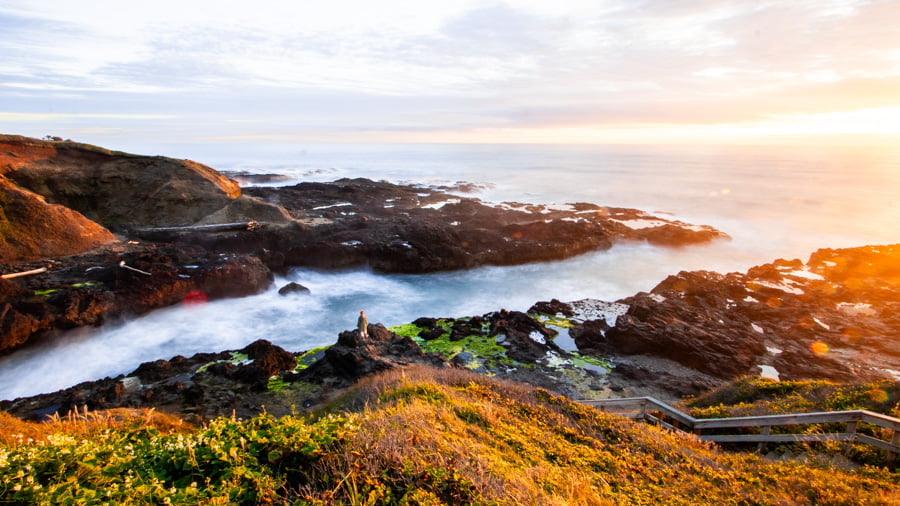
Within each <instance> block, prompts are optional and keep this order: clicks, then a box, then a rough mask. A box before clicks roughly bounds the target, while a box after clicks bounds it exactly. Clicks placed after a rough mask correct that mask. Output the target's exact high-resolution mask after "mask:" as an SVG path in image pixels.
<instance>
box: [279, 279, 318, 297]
mask: <svg viewBox="0 0 900 506" xmlns="http://www.w3.org/2000/svg"><path fill="white" fill-rule="evenodd" d="M309 293H310V291H309V288H307V287H305V286H303V285H301V284H300V283H295V282H293V281H291V282H290V283H288V284H286V285H284V286H282V287H281V288H279V289H278V295H295V294H309Z"/></svg>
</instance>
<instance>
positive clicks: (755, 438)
mask: <svg viewBox="0 0 900 506" xmlns="http://www.w3.org/2000/svg"><path fill="white" fill-rule="evenodd" d="M578 402H580V403H582V404H585V405H587V406H592V407H594V408H597V409H599V410H601V411H605V412H611V413H613V414H618V415H621V416H627V417H629V418H636V419H640V420H647V421H655V422H658V423H662V424H663V425H665V426H666V427H668V428H672V429H678V430H681V431H684V432H692V433H694V434H696V435H697V437H699V438H700V439H701V440H703V441H714V442H718V443H742V442H743V443H749V442H755V443H776V442H801V441H847V442H854V441H855V442H860V443H865V444H869V445H872V446H875V447H877V448H880V449H882V450H886V451H888V452H891V453H893V454H900V419H897V418H894V417H891V416H887V415H882V414H881V413H874V412H872V411H866V410H853V411H823V412H818V413H795V414H787V415H763V416H742V417H733V418H694V417H692V416H690V415H688V414H687V413H683V412H681V411H679V410H678V409H676V408H674V407H672V406H670V405H668V404H666V403H664V402H662V401H659V400H656V399H654V398H653V397H629V398H623V399H602V400H581V401H578ZM651 411H655V412H659V413H660V414H661V416H662V417H663V418H665V417H668V418H669V419H671V420H673V421H675V422H677V423H674V424H673V423H667V422H666V421H665V420H664V419H660V417H658V416H656V415H654V414H652V413H651ZM860 422H863V423H868V424H872V425H877V426H879V427H883V428H886V429H889V430H890V431H891V432H892V435H891V441H890V442H888V441H884V440H882V439H878V438H875V437H872V436H868V435H865V434H858V433H857V432H856V429H857V424H858V423H860ZM824 423H846V424H847V426H846V430H845V431H844V432H835V433H826V434H770V433H769V429H770V428H771V427H776V426H786V425H807V424H824ZM751 427H758V428H760V429H762V430H763V433H762V434H716V435H704V434H702V432H703V431H704V430H712V429H735V428H751Z"/></svg>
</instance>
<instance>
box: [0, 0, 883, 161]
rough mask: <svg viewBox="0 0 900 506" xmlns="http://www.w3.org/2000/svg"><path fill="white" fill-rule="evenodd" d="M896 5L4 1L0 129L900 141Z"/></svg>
mask: <svg viewBox="0 0 900 506" xmlns="http://www.w3.org/2000/svg"><path fill="white" fill-rule="evenodd" d="M898 26H900V2H898V1H897V0H885V1H880V0H871V1H865V0H816V1H812V0H774V1H768V0H746V1H730V0H553V1H547V0H522V1H518V0H516V1H512V0H511V1H507V2H490V1H485V0H478V1H468V0H455V1H452V2H438V1H429V0H413V1H407V0H376V1H372V0H363V1H355V0H353V1H351V0H326V1H316V2H311V1H301V0H290V1H270V0H257V1H256V2H246V1H242V2H235V1H231V0H216V1H206V0H177V1H175V0H154V1H152V2H124V1H122V0H115V1H111V0H87V1H71V0H62V1H60V0H41V1H35V0H3V1H2V3H0V30H2V33H3V37H2V40H0V133H8V134H21V135H28V136H32V137H43V136H44V135H54V136H60V137H63V138H72V139H74V140H79V141H83V142H90V143H93V144H100V145H104V146H108V147H115V146H120V145H128V144H129V143H134V142H137V141H138V140H139V141H140V142H143V143H145V144H147V143H154V142H160V143H164V142H174V141H177V142H196V143H221V142H228V143H235V142H251V143H252V142H550V143H626V144H627V143H654V144H660V143H676V144H680V143H697V144H800V145H808V144H812V145H816V144H827V145H833V144H846V145H892V146H897V145H900V29H898V28H897V27H898Z"/></svg>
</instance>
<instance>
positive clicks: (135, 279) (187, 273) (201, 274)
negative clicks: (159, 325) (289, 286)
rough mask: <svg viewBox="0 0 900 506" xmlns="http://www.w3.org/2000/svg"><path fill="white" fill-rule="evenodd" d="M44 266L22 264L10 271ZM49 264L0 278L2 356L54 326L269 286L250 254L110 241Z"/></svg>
mask: <svg viewBox="0 0 900 506" xmlns="http://www.w3.org/2000/svg"><path fill="white" fill-rule="evenodd" d="M122 262H125V264H124V265H125V266H126V267H131V268H134V269H138V270H140V271H143V272H144V273H147V274H144V273H141V272H136V271H133V270H130V269H128V268H126V267H123V266H121V265H120V264H121V263H122ZM44 265H47V264H46V263H44V262H34V263H28V262H24V263H20V264H17V265H16V266H15V270H26V269H29V268H34V267H39V266H44ZM50 266H51V268H50V269H49V271H48V272H46V273H43V274H38V275H34V276H28V277H21V278H14V279H9V280H4V283H3V285H2V286H5V287H7V288H5V289H4V292H6V293H7V295H6V297H4V298H3V299H2V300H0V353H2V352H9V351H11V350H13V349H15V348H17V347H19V346H21V345H23V344H25V343H27V342H28V341H29V340H31V339H32V338H35V337H37V336H39V335H42V334H44V333H46V332H47V331H50V330H52V329H71V328H74V327H78V326H85V325H100V324H102V323H104V322H108V321H111V320H116V319H118V318H124V317H129V316H133V315H135V314H141V313H145V312H147V311H150V310H152V309H156V308H159V307H164V306H169V305H172V304H179V303H185V304H192V303H203V302H205V301H207V300H214V299H220V298H225V297H242V296H247V295H252V294H256V293H259V292H261V291H263V290H265V289H266V288H267V287H268V286H269V285H270V284H271V282H272V273H271V271H269V269H268V268H267V267H266V266H265V265H264V264H263V263H262V262H261V261H260V260H259V259H258V258H256V257H250V256H239V255H231V254H228V255H226V254H219V253H213V252H208V251H206V250H204V249H202V248H199V247H196V246H175V245H137V244H113V245H109V246H107V247H104V248H100V249H96V250H94V251H92V252H89V253H83V254H80V255H73V256H69V257H64V258H61V259H58V260H53V261H50ZM10 269H12V267H11V266H0V274H3V273H6V272H7V271H8V270H10ZM148 274H149V275H148ZM13 286H14V287H15V288H14V289H12V288H10V287H13Z"/></svg>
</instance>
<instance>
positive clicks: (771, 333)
mask: <svg viewBox="0 0 900 506" xmlns="http://www.w3.org/2000/svg"><path fill="white" fill-rule="evenodd" d="M0 183H2V186H0V190H2V193H0V197H2V198H0V204H2V205H3V209H2V210H3V215H2V218H3V220H2V223H0V225H2V227H3V228H2V230H3V232H4V235H3V239H4V242H3V244H2V245H0V246H2V248H0V254H2V255H3V258H2V261H3V262H4V263H2V264H0V275H13V276H12V277H9V279H3V278H0V353H14V352H15V351H16V350H17V349H19V348H21V347H25V346H28V345H29V344H30V343H33V342H36V341H40V340H48V339H54V338H56V336H57V333H58V332H59V331H60V330H64V329H71V328H75V327H78V326H96V325H100V324H103V323H106V322H110V321H116V320H121V319H126V318H130V317H133V316H135V315H139V314H142V313H145V312H147V311H150V310H152V309H155V308H159V307H164V306H168V305H172V304H191V303H194V302H197V301H201V300H210V299H215V298H221V297H240V296H246V295H250V294H254V293H258V292H260V291H262V290H265V289H267V288H268V287H269V286H270V284H271V282H272V279H273V276H272V273H273V271H274V272H278V271H282V270H284V269H287V268H289V267H292V266H307V267H318V268H331V269H337V268H347V267H357V266H369V267H370V268H372V269H373V270H375V271H377V272H385V273H400V272H402V273H423V272H435V271H444V270H453V269H468V268H472V267H476V266H481V265H512V264H518V263H525V262H536V261H546V260H553V259H561V258H567V257H571V256H573V255H577V254H581V253H584V252H588V251H595V250H603V249H608V248H609V247H611V245H612V244H614V243H616V242H622V241H646V242H649V243H652V244H655V245H658V246H660V247H685V246H690V245H692V244H701V243H705V242H709V241H713V240H721V239H725V238H727V236H726V235H725V234H724V233H722V232H720V231H718V230H715V229H713V228H711V227H708V226H703V225H690V224H686V223H682V222H678V221H673V220H668V219H665V218H660V217H658V216H653V215H650V214H647V213H645V212H643V211H639V210H634V209H620V208H608V207H602V206H599V205H595V204H588V203H573V204H564V205H557V206H546V205H528V204H518V203H502V204H490V203H485V202H482V201H480V200H478V199H474V198H469V197H464V196H460V195H459V194H458V193H459V192H456V193H453V190H452V189H438V188H423V187H418V186H411V185H395V184H391V183H386V182H376V181H370V180H366V179H343V180H338V181H334V182H332V183H301V184H298V185H294V186H289V187H279V188H275V187H254V188H240V187H239V186H238V185H237V183H235V182H234V181H233V180H231V179H229V178H227V177H225V176H222V175H221V174H219V173H218V172H216V171H214V170H213V169H210V168H208V167H204V166H201V165H199V164H196V163H194V162H189V161H184V160H173V159H168V158H164V157H141V156H136V155H129V154H125V153H116V152H110V151H107V150H103V149H102V148H96V147H92V146H84V145H78V144H75V143H69V142H61V143H60V142H48V141H37V140H35V139H27V138H22V137H15V136H0ZM129 192H130V193H129ZM23 199H25V200H27V201H28V202H29V206H30V207H29V208H28V209H29V211H28V213H25V214H27V215H28V217H29V220H31V221H28V220H25V219H24V218H23V216H24V215H25V214H23V213H21V212H19V213H16V212H15V209H16V208H15V207H13V203H15V202H22V201H23ZM45 215H47V216H49V215H52V216H54V217H56V219H55V220H53V221H49V220H44V221H45V222H47V223H50V224H51V225H52V226H53V227H56V228H58V229H71V228H72V227H73V226H76V225H77V226H78V227H82V228H80V229H79V230H81V229H85V230H89V231H90V234H87V232H86V233H85V234H81V236H84V237H86V236H88V235H90V237H92V238H93V239H91V240H88V241H84V242H77V241H75V242H70V243H67V244H66V245H64V247H60V246H59V245H58V244H48V242H50V241H49V239H51V238H53V237H57V236H55V235H54V234H55V233H56V232H55V231H54V229H53V228H52V227H51V228H49V229H42V230H41V231H40V233H38V232H36V231H34V230H32V228H33V223H34V221H35V219H37V220H38V221H41V219H42V218H41V217H42V216H45ZM40 269H46V271H44V272H42V273H40V274H36V275H31V276H20V277H19V276H14V275H15V274H16V273H18V272H22V271H29V270H40ZM898 288H900V245H887V246H867V247H860V248H850V249H841V250H830V249H823V250H819V251H817V252H814V253H813V254H812V255H811V257H810V258H809V260H807V261H806V262H803V261H801V260H776V261H774V262H772V263H770V264H766V265H762V266H758V267H754V268H752V269H750V270H749V271H748V272H746V273H743V274H742V273H728V274H719V273H714V272H706V271H695V272H681V273H678V274H675V275H672V276H669V277H668V278H667V279H665V280H663V281H662V282H660V283H659V284H658V285H657V286H656V287H655V288H654V289H653V290H651V291H650V292H649V293H638V294H635V295H633V296H631V297H628V298H625V299H621V300H618V301H597V300H581V301H570V302H561V301H558V300H552V301H543V302H537V303H535V304H534V306H532V308H531V309H529V310H528V311H527V312H516V311H506V310H504V309H502V308H497V310H496V311H495V312H492V313H488V314H484V315H472V316H470V317H467V318H442V317H440V316H439V315H424V316H423V318H420V319H418V320H416V321H414V322H410V323H408V324H405V325H398V326H396V327H391V328H385V327H384V326H382V325H381V324H377V323H375V324H371V325H370V326H369V329H368V330H369V332H368V336H365V337H364V336H361V335H360V334H359V333H358V332H357V331H355V330H354V331H349V330H348V331H345V332H342V333H341V334H340V335H339V336H337V340H336V343H335V344H334V345H332V346H329V347H326V348H323V349H317V350H299V351H288V350H284V349H282V348H280V347H278V346H275V345H273V344H271V343H269V342H267V341H262V340H261V341H256V342H254V343H252V344H251V345H249V346H247V347H245V348H243V349H240V350H229V351H221V352H214V353H201V354H197V355H194V356H192V357H182V356H176V357H171V358H169V359H167V360H157V361H154V362H148V363H145V364H142V365H141V366H140V367H139V368H137V369H136V370H135V371H133V372H131V373H129V374H127V375H122V376H119V377H116V378H105V379H102V380H98V381H93V382H86V383H82V384H80V385H76V386H73V387H71V388H68V389H65V390H61V391H59V392H54V393H47V394H42V395H38V396H33V397H30V398H21V399H15V400H9V401H3V402H2V403H0V409H2V410H5V411H8V412H10V413H12V414H14V415H16V416H20V417H23V418H32V419H35V418H37V419H39V418H42V417H46V416H51V415H53V414H55V413H59V414H65V413H66V412H67V411H68V410H71V409H74V408H75V407H77V406H87V407H88V408H89V409H92V410H95V409H108V408H115V407H154V408H157V409H159V410H161V411H166V412H171V413H175V414H178V415H181V416H183V417H185V418H188V419H194V420H196V421H203V420H207V419H209V418H212V417H215V416H219V415H230V414H236V415H238V416H241V417H250V416H254V415H256V414H258V413H260V412H262V411H263V410H265V411H266V412H268V413H271V414H273V415H279V414H288V413H291V412H296V411H302V410H307V409H317V408H320V407H322V406H324V405H327V403H328V402H329V401H330V400H331V399H333V398H334V396H336V395H339V393H340V391H341V390H342V389H343V388H345V387H347V386H349V385H350V384H352V383H353V382H354V381H356V380H358V379H359V378H361V377H364V376H366V375H369V374H372V373H375V372H379V371H383V370H387V369H391V368H395V367H403V366H406V365H410V364H426V365H429V366H434V367H464V368H468V369H471V370H474V371H477V372H480V373H484V374H488V375H491V376H495V377H500V378H506V379H510V380H514V381H521V382H526V383H530V384H533V385H536V386H540V387H543V388H547V389H548V390H551V391H554V392H558V393H561V394H564V395H567V396H570V397H573V398H591V397H593V398H597V397H610V396H631V395H653V396H656V397H660V398H663V399H678V398H681V397H684V396H692V395H699V394H701V393H703V392H705V391H707V390H709V389H711V388H714V387H716V386H718V385H721V384H722V383H724V382H727V381H731V380H733V379H735V378H738V377H741V376H744V375H759V374H765V375H768V376H771V377H777V378H779V379H782V380H793V379H826V380H831V381H841V382H858V381H870V380H874V379H883V378H888V379H893V380H898V379H900V343H898V342H897V340H896V336H897V335H900V295H898V294H900V290H898ZM295 289H299V290H302V287H300V288H295Z"/></svg>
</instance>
